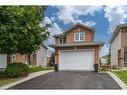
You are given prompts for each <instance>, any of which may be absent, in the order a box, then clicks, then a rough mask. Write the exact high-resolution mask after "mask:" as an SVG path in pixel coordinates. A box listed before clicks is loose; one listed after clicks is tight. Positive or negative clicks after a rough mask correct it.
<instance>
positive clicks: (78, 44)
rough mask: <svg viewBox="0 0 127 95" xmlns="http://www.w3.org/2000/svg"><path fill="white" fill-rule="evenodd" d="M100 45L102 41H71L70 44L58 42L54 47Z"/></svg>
mask: <svg viewBox="0 0 127 95" xmlns="http://www.w3.org/2000/svg"><path fill="white" fill-rule="evenodd" d="M96 45H97V46H100V47H102V46H103V45H104V43H102V42H93V43H81V42H80V43H79V42H78V43H71V44H58V45H55V47H71V46H96Z"/></svg>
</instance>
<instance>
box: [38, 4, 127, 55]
mask: <svg viewBox="0 0 127 95" xmlns="http://www.w3.org/2000/svg"><path fill="white" fill-rule="evenodd" d="M126 22H127V6H48V8H47V10H46V11H45V18H44V19H43V21H42V22H41V24H40V25H42V26H43V25H44V24H46V23H47V24H50V25H51V27H50V28H49V31H50V34H51V35H50V37H49V39H48V40H47V41H46V42H45V43H46V44H47V45H49V44H53V43H54V38H53V37H52V36H53V35H55V34H60V33H62V32H64V31H65V30H67V29H68V28H69V27H71V26H72V25H74V24H76V23H82V24H85V25H88V26H90V27H93V28H94V29H95V37H94V41H99V42H100V41H101V42H104V43H105V44H104V46H103V47H102V49H101V50H100V53H99V54H100V56H104V55H106V54H108V52H109V43H108V42H109V39H110V38H111V36H112V33H113V32H114V29H115V28H116V26H117V25H119V24H124V23H126Z"/></svg>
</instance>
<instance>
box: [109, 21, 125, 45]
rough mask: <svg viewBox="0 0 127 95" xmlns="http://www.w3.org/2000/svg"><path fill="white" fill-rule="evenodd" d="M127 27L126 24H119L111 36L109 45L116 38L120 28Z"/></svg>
mask: <svg viewBox="0 0 127 95" xmlns="http://www.w3.org/2000/svg"><path fill="white" fill-rule="evenodd" d="M125 27H127V23H126V24H120V25H118V26H117V27H116V29H115V31H114V32H113V34H112V37H111V39H110V40H109V43H112V41H113V40H114V38H115V37H116V35H117V34H118V33H119V31H120V29H121V28H125Z"/></svg>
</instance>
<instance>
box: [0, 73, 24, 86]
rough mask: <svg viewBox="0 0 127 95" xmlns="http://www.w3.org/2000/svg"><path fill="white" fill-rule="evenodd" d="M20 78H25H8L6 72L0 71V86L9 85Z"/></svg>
mask: <svg viewBox="0 0 127 95" xmlns="http://www.w3.org/2000/svg"><path fill="white" fill-rule="evenodd" d="M20 79H23V78H7V77H6V76H5V74H4V72H2V71H1V72H0V87H1V86H3V85H7V84H9V83H12V82H16V81H18V80H20Z"/></svg>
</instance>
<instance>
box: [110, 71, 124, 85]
mask: <svg viewBox="0 0 127 95" xmlns="http://www.w3.org/2000/svg"><path fill="white" fill-rule="evenodd" d="M112 73H114V74H115V75H116V76H117V77H119V78H120V79H121V80H122V81H123V82H124V83H125V84H126V85H127V70H121V71H112Z"/></svg>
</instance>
